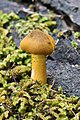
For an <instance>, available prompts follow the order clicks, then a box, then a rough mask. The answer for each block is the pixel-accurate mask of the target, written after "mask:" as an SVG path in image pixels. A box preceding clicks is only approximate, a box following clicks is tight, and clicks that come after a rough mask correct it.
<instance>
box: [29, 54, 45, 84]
mask: <svg viewBox="0 0 80 120" xmlns="http://www.w3.org/2000/svg"><path fill="white" fill-rule="evenodd" d="M31 78H32V79H33V80H37V81H39V82H40V83H42V84H45V83H46V79H47V78H46V57H45V56H44V55H34V54H32V73H31Z"/></svg>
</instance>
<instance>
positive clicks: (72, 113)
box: [0, 12, 80, 120]
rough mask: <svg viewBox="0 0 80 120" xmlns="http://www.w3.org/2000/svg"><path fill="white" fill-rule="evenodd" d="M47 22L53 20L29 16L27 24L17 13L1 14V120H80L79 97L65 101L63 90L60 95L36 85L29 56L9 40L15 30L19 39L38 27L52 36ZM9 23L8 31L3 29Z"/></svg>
mask: <svg viewBox="0 0 80 120" xmlns="http://www.w3.org/2000/svg"><path fill="white" fill-rule="evenodd" d="M3 16H5V17H3ZM34 16H35V17H34ZM3 18H4V19H5V20H4V19H3ZM36 21H37V22H36ZM48 21H51V19H49V18H46V17H42V16H40V15H39V14H35V15H30V16H27V19H26V21H24V20H22V19H20V18H19V17H18V16H17V15H15V14H14V13H11V14H9V15H7V14H5V13H2V12H0V22H1V24H0V33H1V34H0V120H4V119H5V120H19V119H20V120H53V119H54V120H79V118H80V100H78V97H74V96H73V97H66V96H65V95H63V94H62V88H61V87H60V88H59V91H55V90H53V89H52V86H49V85H47V84H45V85H43V86H42V85H41V84H39V83H38V82H37V81H35V82H34V81H33V80H31V79H30V72H31V56H30V54H29V53H27V52H26V53H25V52H24V51H22V50H20V49H18V48H17V46H16V44H15V43H14V41H13V37H12V36H9V37H8V33H9V32H10V31H11V28H12V27H13V28H15V29H16V31H17V32H18V34H19V36H22V35H23V34H24V35H25V32H26V34H27V33H28V32H29V31H30V30H31V29H32V28H37V27H40V28H41V27H42V29H43V30H45V31H47V32H51V31H50V28H49V26H48V25H51V23H50V24H49V23H48V25H47V24H46V26H45V24H44V23H46V22H48ZM6 23H8V24H7V27H6V28H4V25H5V24H6ZM14 23H15V26H14ZM30 23H31V24H30ZM52 25H53V22H52ZM23 26H24V27H23ZM36 26H37V27H36ZM22 30H23V32H22Z"/></svg>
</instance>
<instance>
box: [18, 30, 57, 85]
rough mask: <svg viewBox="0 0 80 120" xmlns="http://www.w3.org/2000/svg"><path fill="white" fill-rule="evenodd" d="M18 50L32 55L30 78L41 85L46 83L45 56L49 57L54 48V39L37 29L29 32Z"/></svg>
mask: <svg viewBox="0 0 80 120" xmlns="http://www.w3.org/2000/svg"><path fill="white" fill-rule="evenodd" d="M20 48H21V49H22V50H24V51H28V52H29V53H31V55H32V72H31V78H32V79H33V80H38V81H39V82H41V83H42V84H45V83H46V81H47V75H46V55H50V54H51V53H52V52H53V49H54V48H55V41H54V39H53V38H52V37H51V36H50V35H48V34H46V33H44V32H42V31H41V30H39V29H36V30H33V31H32V32H30V33H29V34H28V35H27V36H26V37H25V38H24V39H23V40H22V41H21V42H20Z"/></svg>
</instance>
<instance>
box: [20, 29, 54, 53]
mask: <svg viewBox="0 0 80 120" xmlns="http://www.w3.org/2000/svg"><path fill="white" fill-rule="evenodd" d="M54 47H55V41H54V39H53V38H52V37H51V36H50V35H48V34H46V33H44V32H42V31H41V30H38V29H36V30H33V31H32V32H30V33H29V34H28V35H27V36H26V37H25V38H24V39H23V40H22V41H21V43H20V48H21V49H22V50H24V51H28V52H29V53H32V54H40V55H49V54H51V53H52V52H53V49H54Z"/></svg>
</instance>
